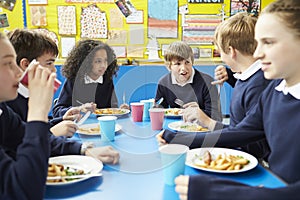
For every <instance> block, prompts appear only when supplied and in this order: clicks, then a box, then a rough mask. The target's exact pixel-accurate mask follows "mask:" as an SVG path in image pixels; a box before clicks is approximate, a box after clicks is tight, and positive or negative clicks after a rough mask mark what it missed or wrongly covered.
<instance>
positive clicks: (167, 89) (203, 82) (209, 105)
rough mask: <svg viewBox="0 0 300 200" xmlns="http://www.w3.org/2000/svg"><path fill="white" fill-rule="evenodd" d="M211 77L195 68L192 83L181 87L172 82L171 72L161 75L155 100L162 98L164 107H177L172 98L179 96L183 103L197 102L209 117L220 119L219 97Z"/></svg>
mask: <svg viewBox="0 0 300 200" xmlns="http://www.w3.org/2000/svg"><path fill="white" fill-rule="evenodd" d="M212 81H213V78H212V77H211V76H209V75H208V74H205V73H202V72H199V71H197V70H195V75H194V79H193V83H189V84H186V85H185V86H183V87H181V86H178V85H177V84H172V78H171V73H168V74H166V75H165V76H163V77H162V78H161V79H160V80H159V83H158V87H157V91H156V96H155V100H156V101H157V100H159V99H160V98H161V97H163V98H164V100H163V102H162V103H161V105H162V106H163V107H165V108H168V107H171V108H176V107H177V108H178V107H179V106H178V105H177V104H175V103H174V100H175V99H177V98H179V99H181V100H182V101H183V102H184V103H188V102H193V101H194V102H197V103H198V105H199V107H200V108H201V109H202V110H203V111H204V112H205V113H206V114H207V115H208V116H210V117H211V118H213V119H215V120H217V121H222V113H221V106H220V98H219V96H218V91H217V88H216V86H214V85H212V84H211V82H212Z"/></svg>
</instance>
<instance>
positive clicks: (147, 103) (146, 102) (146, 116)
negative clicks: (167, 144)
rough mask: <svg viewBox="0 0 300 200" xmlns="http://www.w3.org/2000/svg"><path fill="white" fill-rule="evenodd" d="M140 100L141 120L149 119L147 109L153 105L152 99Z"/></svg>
mask: <svg viewBox="0 0 300 200" xmlns="http://www.w3.org/2000/svg"><path fill="white" fill-rule="evenodd" d="M140 102H141V103H144V110H143V121H150V114H149V109H150V108H152V107H153V104H154V99H148V100H141V101H140Z"/></svg>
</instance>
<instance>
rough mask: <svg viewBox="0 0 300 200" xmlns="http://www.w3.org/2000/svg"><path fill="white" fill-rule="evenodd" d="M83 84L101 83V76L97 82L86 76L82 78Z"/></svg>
mask: <svg viewBox="0 0 300 200" xmlns="http://www.w3.org/2000/svg"><path fill="white" fill-rule="evenodd" d="M84 83H85V84H89V83H101V84H102V83H103V76H100V77H99V78H98V79H97V80H93V79H91V77H89V76H88V75H87V74H86V75H85V76H84Z"/></svg>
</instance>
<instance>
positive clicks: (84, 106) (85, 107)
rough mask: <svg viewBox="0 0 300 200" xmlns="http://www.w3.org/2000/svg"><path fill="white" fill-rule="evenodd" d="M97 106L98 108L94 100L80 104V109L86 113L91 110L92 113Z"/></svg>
mask: <svg viewBox="0 0 300 200" xmlns="http://www.w3.org/2000/svg"><path fill="white" fill-rule="evenodd" d="M96 108H97V104H95V103H93V102H91V103H85V104H82V105H81V106H80V110H81V111H82V112H84V113H86V112H87V111H91V113H93V112H95V110H96Z"/></svg>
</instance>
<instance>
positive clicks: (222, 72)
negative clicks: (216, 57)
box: [211, 65, 228, 85]
mask: <svg viewBox="0 0 300 200" xmlns="http://www.w3.org/2000/svg"><path fill="white" fill-rule="evenodd" d="M215 80H216V81H213V82H211V84H212V85H217V84H219V85H223V83H224V82H226V81H227V80H228V74H227V71H226V67H224V66H223V65H219V66H217V67H216V69H215Z"/></svg>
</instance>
